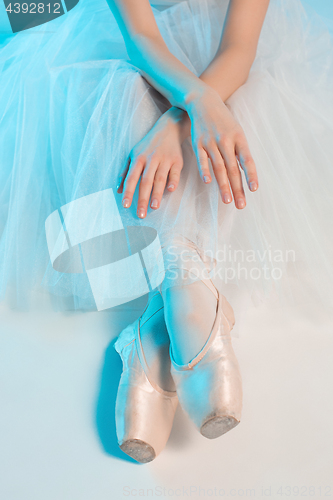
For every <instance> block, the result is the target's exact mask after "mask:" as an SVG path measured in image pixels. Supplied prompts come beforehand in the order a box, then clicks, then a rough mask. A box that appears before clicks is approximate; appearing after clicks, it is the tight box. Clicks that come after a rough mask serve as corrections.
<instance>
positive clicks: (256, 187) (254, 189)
mask: <svg viewBox="0 0 333 500" xmlns="http://www.w3.org/2000/svg"><path fill="white" fill-rule="evenodd" d="M257 189H258V186H257V183H256V182H254V181H252V182H250V190H251V191H256V190H257Z"/></svg>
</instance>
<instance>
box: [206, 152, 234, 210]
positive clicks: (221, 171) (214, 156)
mask: <svg viewBox="0 0 333 500" xmlns="http://www.w3.org/2000/svg"><path fill="white" fill-rule="evenodd" d="M209 157H210V160H211V162H212V167H213V170H214V175H215V178H216V181H217V184H218V186H219V188H220V193H221V197H222V200H223V202H224V203H230V202H231V201H232V196H231V192H230V187H229V181H228V174H227V170H226V167H225V164H224V160H223V158H222V156H221V153H220V151H219V149H218V147H217V146H211V147H210V149H209Z"/></svg>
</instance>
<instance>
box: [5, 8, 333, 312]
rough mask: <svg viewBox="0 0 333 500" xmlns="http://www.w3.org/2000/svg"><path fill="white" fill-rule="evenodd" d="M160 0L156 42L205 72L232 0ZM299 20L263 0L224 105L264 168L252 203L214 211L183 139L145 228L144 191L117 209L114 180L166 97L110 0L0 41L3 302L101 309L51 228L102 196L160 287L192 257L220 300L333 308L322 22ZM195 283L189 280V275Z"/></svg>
mask: <svg viewBox="0 0 333 500" xmlns="http://www.w3.org/2000/svg"><path fill="white" fill-rule="evenodd" d="M164 3H165V4H167V3H169V4H170V5H165V6H164V7H163V8H161V7H158V6H156V5H155V4H154V3H153V6H152V8H153V11H154V15H155V18H156V21H157V23H158V26H159V28H160V31H161V33H162V36H163V38H164V40H165V41H166V43H167V45H168V47H169V49H170V51H171V52H172V53H173V54H174V55H175V56H176V57H177V58H178V59H179V60H181V61H182V62H183V63H184V64H185V65H186V66H187V67H188V68H189V69H190V70H191V71H193V72H194V73H195V74H196V75H200V74H201V72H202V71H204V69H205V68H206V67H207V66H208V64H209V63H210V61H211V60H212V59H213V57H214V55H215V53H216V50H217V48H218V44H219V41H220V36H221V32H222V27H223V23H224V19H225V16H226V12H227V7H228V1H227V0H224V1H219V2H218V1H217V0H186V1H178V2H164ZM307 12H308V11H307ZM307 12H306V11H305V10H304V8H303V6H302V3H301V1H300V0H293V1H292V2H291V1H290V0H271V2H270V5H269V8H268V11H267V14H266V18H265V21H264V24H263V27H262V31H261V34H260V39H259V43H258V49H257V54H256V58H255V61H254V63H253V65H252V67H251V71H250V74H249V77H248V79H247V82H246V83H245V84H244V85H242V86H241V87H240V88H239V89H237V90H236V92H234V93H233V94H232V96H231V97H229V99H228V100H227V101H226V104H227V106H228V107H229V109H230V110H231V112H232V113H233V115H234V116H235V118H236V119H237V121H238V122H239V123H240V125H241V126H242V128H243V130H244V133H245V135H246V138H247V141H248V144H249V148H250V151H251V154H252V156H253V158H254V161H255V163H256V167H257V171H258V178H259V190H258V191H257V192H255V193H251V192H249V191H248V190H246V198H247V206H246V208H245V209H243V210H237V209H236V208H235V206H234V204H230V205H224V204H223V203H222V201H221V199H220V194H219V190H218V187H217V183H216V181H215V179H214V177H213V181H212V182H211V184H209V185H205V184H204V183H203V182H202V181H201V179H200V176H199V172H198V168H197V165H196V160H195V156H194V153H193V150H192V146H191V141H190V138H189V139H187V140H186V141H185V142H184V144H183V155H184V167H183V170H182V174H181V179H180V183H179V186H178V188H177V189H176V191H175V192H173V193H170V192H165V194H164V195H163V199H162V202H161V206H160V208H159V209H158V210H155V211H154V210H152V209H151V208H148V215H147V217H146V218H145V219H143V220H141V219H139V218H138V217H137V216H136V208H137V199H138V189H137V190H136V193H135V196H134V199H133V203H132V206H131V208H130V209H125V208H123V207H122V205H121V195H120V194H117V193H116V185H117V180H118V176H119V172H120V171H121V170H122V168H123V166H124V164H125V162H126V160H127V158H128V155H129V153H130V151H131V149H132V148H133V147H134V146H135V145H136V144H137V143H138V142H139V141H140V140H141V139H142V138H143V137H144V136H145V134H146V133H147V132H148V131H149V130H150V129H151V127H152V126H153V125H154V123H155V122H156V120H157V119H158V118H159V117H160V116H161V114H162V113H163V112H164V111H165V110H166V109H167V108H168V106H169V104H168V102H167V101H166V100H165V99H164V98H163V97H162V96H161V95H160V94H159V93H158V92H157V91H156V90H154V89H153V88H152V87H151V86H150V85H149V84H148V83H147V82H146V81H145V80H144V79H143V78H142V77H141V75H140V73H139V71H138V69H137V68H135V67H134V66H133V65H132V64H131V63H130V61H129V58H128V55H127V52H126V48H125V44H124V41H123V38H122V35H121V33H120V30H119V28H118V26H117V23H116V21H115V19H114V17H113V15H112V13H111V11H110V9H109V7H108V5H107V3H106V1H105V0H80V2H79V3H78V5H77V6H76V7H75V8H73V9H72V10H71V11H70V12H69V13H67V14H66V15H64V16H62V17H59V18H57V19H54V20H53V21H51V22H49V23H48V24H47V29H46V28H45V25H41V26H37V27H35V28H32V29H30V30H27V31H23V32H20V33H18V34H16V35H15V36H11V37H8V38H6V39H5V40H3V42H2V46H1V47H2V48H1V51H0V68H1V72H0V88H1V89H2V92H1V95H0V119H1V125H0V128H1V133H0V163H1V170H0V181H1V182H0V186H1V189H0V209H1V212H0V238H1V239H0V299H1V300H2V301H7V302H8V303H9V304H10V306H11V307H14V308H29V307H30V303H31V297H32V294H33V293H34V292H37V293H39V294H42V295H48V296H51V297H52V298H53V303H54V304H55V307H56V308H57V309H60V310H62V309H68V308H69V309H74V310H78V309H80V310H96V300H95V297H94V293H93V289H92V285H91V281H90V280H89V276H88V274H87V271H85V268H84V265H83V268H82V270H81V271H77V270H76V271H75V270H74V271H73V269H72V270H71V271H68V270H67V272H66V269H65V268H64V267H63V268H61V267H58V268H57V267H56V266H55V267H53V266H52V261H51V260H50V253H49V248H48V242H47V234H46V226H45V222H46V220H47V218H48V217H49V215H50V214H52V213H53V212H54V211H56V210H59V209H60V208H61V207H64V206H69V204H71V203H72V202H73V201H76V200H79V199H80V198H82V199H83V197H88V196H89V195H93V194H94V193H98V192H102V191H105V190H110V189H112V190H113V193H114V200H115V203H116V207H117V210H116V212H117V214H116V215H117V217H118V216H119V217H120V219H119V220H121V221H122V225H123V226H124V227H127V226H131V227H135V226H137V227H140V228H143V227H145V226H146V227H150V228H153V229H155V230H156V231H157V234H158V238H159V242H160V244H161V247H162V250H163V256H164V262H165V269H166V272H165V277H164V279H163V280H162V281H161V282H160V283H158V285H157V286H158V288H159V289H160V290H162V289H163V288H167V287H169V286H173V285H174V284H177V283H178V278H177V275H175V273H172V272H171V271H170V270H171V269H172V266H173V267H175V264H172V263H174V262H177V265H178V264H179V263H180V264H179V265H180V266H183V264H182V262H183V260H184V259H179V256H180V255H181V254H182V251H183V250H184V251H186V252H189V253H190V254H191V253H192V256H193V255H197V252H198V255H200V259H199V260H198V261H197V262H198V265H197V266H196V267H197V269H198V268H200V266H201V269H202V271H205V272H206V274H208V276H209V277H211V278H212V279H213V281H214V283H215V284H216V286H217V287H218V288H219V289H220V290H221V291H222V292H223V293H224V294H225V295H226V296H227V297H228V300H231V299H230V294H231V293H232V294H233V295H234V300H240V297H246V298H247V300H248V302H249V304H254V305H258V304H261V303H262V301H264V300H268V299H270V298H272V297H273V299H274V301H276V300H277V301H278V302H279V303H288V304H290V303H294V302H299V301H301V302H302V303H310V301H311V300H313V299H315V300H316V302H317V303H319V304H322V305H323V306H324V307H331V306H332V305H333V304H332V302H333V285H332V284H333V267H332V248H333V230H332V222H331V220H332V215H333V198H332V193H331V189H332V186H333V165H332V153H331V148H332V141H333V118H332V117H333V92H332V88H333V44H332V38H331V36H330V33H329V31H328V29H327V28H326V26H325V24H324V23H323V21H322V20H321V18H320V17H319V16H318V15H317V14H315V13H314V12H311V11H310V12H311V16H310V15H309V14H308V13H307ZM242 175H243V174H242ZM243 179H244V176H243ZM102 199H103V198H102ZM101 212H103V207H99V208H98V210H97V209H96V210H95V211H90V213H89V221H88V222H87V219H86V218H87V214H86V213H81V216H80V213H79V214H78V222H77V223H78V224H82V227H85V226H86V227H88V228H93V227H95V225H96V224H97V225H98V224H99V225H101V224H102V223H101ZM104 212H105V210H104ZM80 217H81V219H80ZM113 220H114V219H113ZM117 220H118V219H117ZM62 222H63V221H60V223H59V224H62ZM87 230H89V229H87ZM81 257H82V255H79V254H77V258H78V261H79V259H80V258H81ZM170 263H171V265H170V266H169V264H170ZM184 267H185V268H186V266H184ZM187 270H188V269H187ZM183 277H184V276H182V279H183ZM197 278H198V276H197V275H195V273H190V272H188V273H187V274H186V279H187V280H188V282H191V280H195V279H197ZM130 281H131V279H130ZM133 281H134V278H133ZM132 284H133V283H132ZM128 286H129V287H130V286H131V283H128ZM97 287H98V284H97ZM231 291H232V292H231ZM150 293H152V290H151V289H150ZM231 303H232V304H233V305H234V302H233V300H231Z"/></svg>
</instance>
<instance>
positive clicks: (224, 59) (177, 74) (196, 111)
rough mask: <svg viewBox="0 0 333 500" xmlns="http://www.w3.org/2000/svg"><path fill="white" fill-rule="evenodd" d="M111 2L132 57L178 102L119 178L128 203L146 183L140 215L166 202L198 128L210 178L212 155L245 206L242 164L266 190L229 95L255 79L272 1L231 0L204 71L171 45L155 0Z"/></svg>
mask: <svg viewBox="0 0 333 500" xmlns="http://www.w3.org/2000/svg"><path fill="white" fill-rule="evenodd" d="M107 1H108V4H109V6H110V8H111V10H112V12H113V13H114V15H115V17H116V19H117V21H118V24H119V27H120V29H121V31H122V34H123V37H124V40H125V43H126V47H127V52H128V54H129V57H130V59H131V61H132V63H133V64H134V65H135V66H136V67H137V68H138V69H139V70H140V72H141V74H142V75H143V77H144V78H145V79H146V80H147V81H148V82H149V83H150V84H151V85H152V86H153V87H155V88H156V89H157V90H158V91H159V92H160V93H161V94H163V95H164V96H165V97H166V98H167V99H168V100H169V102H170V103H171V105H172V107H171V108H170V109H169V110H168V111H167V112H166V113H164V114H163V115H162V116H161V118H160V119H159V120H158V121H157V122H156V124H155V126H154V127H153V128H152V129H151V130H150V132H149V133H148V134H147V135H146V136H145V137H144V138H143V139H142V141H140V142H139V143H138V144H137V145H136V146H135V147H134V148H133V150H132V151H131V153H130V155H129V159H128V162H127V164H126V165H125V166H124V169H123V171H122V173H121V176H120V179H119V182H118V186H119V187H118V192H119V193H123V200H122V202H123V206H124V207H130V206H131V203H132V199H133V195H134V192H135V189H136V186H137V184H138V183H139V182H140V185H139V199H138V208H137V215H138V216H139V217H141V218H144V217H145V216H146V215H147V208H148V203H149V200H150V198H151V204H150V206H151V208H153V209H158V208H159V206H160V202H161V199H162V196H163V192H164V190H165V188H166V187H167V189H168V190H169V191H173V190H175V189H176V188H177V185H178V182H179V177H180V174H181V170H182V166H183V159H182V151H181V144H182V142H183V141H184V140H185V139H186V137H188V136H189V135H190V136H191V140H192V146H193V150H194V153H195V155H196V158H197V163H198V168H199V172H200V175H201V178H202V180H203V182H206V183H210V182H211V181H212V177H211V173H210V170H209V164H208V158H209V159H210V160H211V163H212V168H213V172H214V176H215V179H216V182H217V183H218V186H219V189H220V193H221V196H222V200H223V202H224V203H230V202H231V201H232V197H233V199H234V202H235V206H236V207H237V208H239V209H242V208H244V207H245V206H246V198H245V192H244V187H243V183H242V177H241V172H240V168H242V169H243V171H244V173H245V177H246V181H247V185H248V188H249V189H250V191H256V190H257V189H258V176H257V172H256V166H255V162H254V160H253V158H252V155H251V153H250V150H249V146H248V143H247V140H246V137H245V134H244V132H243V130H242V128H241V126H240V124H239V123H238V122H237V121H236V119H235V118H234V117H233V115H232V113H231V112H230V110H229V109H228V106H227V105H226V104H225V102H224V101H226V100H227V99H228V97H230V96H231V95H232V94H233V92H235V90H237V89H238V88H239V87H240V86H241V85H243V84H244V83H245V82H246V80H247V77H248V74H249V71H250V68H251V66H252V63H253V61H254V58H255V54H256V50H257V44H258V40H259V36H260V32H261V28H262V24H263V22H264V18H265V15H266V12H267V8H268V5H269V0H230V2H229V6H228V11H227V16H226V21H225V24H224V28H223V33H222V37H221V41H220V45H219V49H218V51H217V53H216V55H215V57H214V59H213V60H212V62H211V63H210V64H209V66H208V67H207V68H206V70H205V71H204V72H203V73H202V75H200V78H198V77H197V76H196V75H194V74H193V73H192V72H191V71H190V70H189V69H188V68H186V66H184V65H183V64H182V63H181V62H180V61H179V60H178V59H177V58H176V57H175V56H174V55H173V54H172V53H171V52H170V51H169V49H168V48H167V46H166V44H165V42H164V40H163V38H162V35H161V33H160V32H159V29H158V27H157V24H156V21H155V18H154V14H153V12H152V9H151V6H150V4H149V0H107Z"/></svg>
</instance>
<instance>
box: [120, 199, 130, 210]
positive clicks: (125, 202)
mask: <svg viewBox="0 0 333 500" xmlns="http://www.w3.org/2000/svg"><path fill="white" fill-rule="evenodd" d="M122 204H123V207H125V208H128V207H129V206H130V203H129V199H128V198H124V199H123V201H122Z"/></svg>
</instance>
